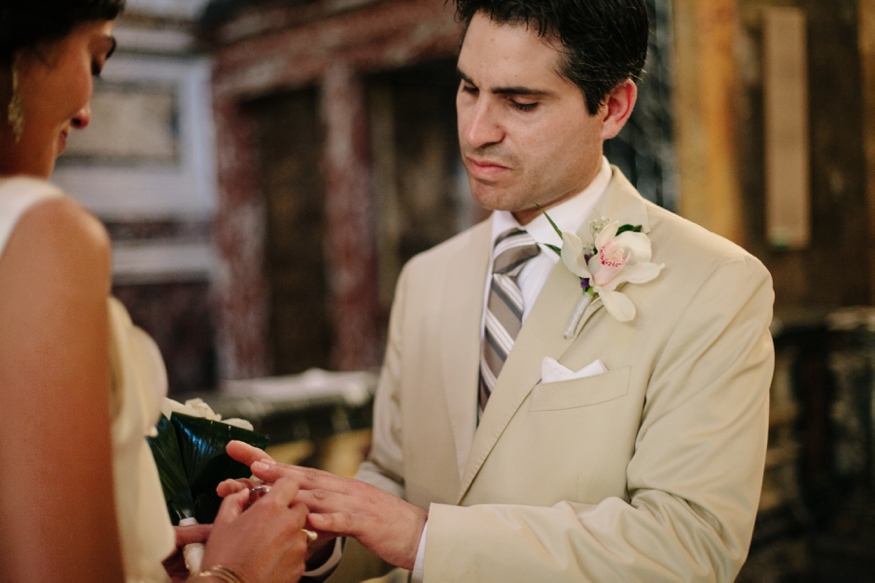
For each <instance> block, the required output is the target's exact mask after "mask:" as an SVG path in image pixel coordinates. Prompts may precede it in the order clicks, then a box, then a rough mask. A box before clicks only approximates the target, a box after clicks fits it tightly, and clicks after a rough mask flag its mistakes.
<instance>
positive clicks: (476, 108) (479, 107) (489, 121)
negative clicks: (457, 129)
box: [463, 98, 504, 148]
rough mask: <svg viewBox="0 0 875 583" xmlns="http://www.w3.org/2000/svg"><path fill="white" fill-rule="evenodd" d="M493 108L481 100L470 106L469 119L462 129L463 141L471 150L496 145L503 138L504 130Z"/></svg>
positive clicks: (486, 101)
mask: <svg viewBox="0 0 875 583" xmlns="http://www.w3.org/2000/svg"><path fill="white" fill-rule="evenodd" d="M495 107H496V105H495V104H492V103H489V101H488V100H486V99H482V98H481V99H478V100H477V103H476V104H474V105H473V106H472V109H471V111H470V117H469V118H468V120H467V123H466V125H465V127H464V128H463V129H464V132H463V135H464V137H465V141H466V142H468V145H469V146H471V147H472V148H480V147H482V146H486V145H489V144H494V143H498V142H500V141H501V140H502V139H503V138H504V129H503V128H502V126H501V124H500V123H499V120H498V118H497V115H496V111H495Z"/></svg>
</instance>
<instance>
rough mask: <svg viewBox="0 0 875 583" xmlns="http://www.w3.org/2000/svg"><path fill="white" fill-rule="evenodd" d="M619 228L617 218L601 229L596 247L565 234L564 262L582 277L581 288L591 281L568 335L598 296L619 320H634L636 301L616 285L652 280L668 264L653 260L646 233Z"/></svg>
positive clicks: (579, 304)
mask: <svg viewBox="0 0 875 583" xmlns="http://www.w3.org/2000/svg"><path fill="white" fill-rule="evenodd" d="M619 229H620V224H619V223H618V222H616V221H614V222H610V223H608V224H607V225H605V226H604V227H603V228H602V229H600V230H599V232H598V234H597V236H596V240H595V249H586V248H584V245H583V242H582V241H581V240H580V237H578V236H577V235H576V234H574V233H569V232H563V233H562V253H561V257H562V262H563V263H564V264H565V267H567V268H568V270H569V271H571V273H573V274H574V275H576V276H577V277H579V278H580V279H581V287H584V286H585V285H587V284H588V287H585V288H584V289H583V292H584V293H583V297H582V298H581V299H580V301H578V305H577V306H576V307H575V310H574V313H573V314H572V318H571V321H570V322H569V326H568V329H566V331H565V335H566V337H571V335H573V334H574V333H576V328H577V324H578V323H579V322H580V318H581V317H582V316H583V311H584V310H585V309H586V306H587V305H589V303H590V302H591V301H592V299H593V297H595V296H596V295H597V296H598V297H600V298H601V300H602V303H603V304H604V305H605V309H606V310H607V311H608V313H609V314H610V315H611V316H613V317H614V318H615V319H616V320H617V321H619V322H628V321H630V320H632V319H633V318H634V317H635V313H636V309H635V304H633V303H632V300H630V299H629V298H628V297H627V296H626V294H624V293H622V292H619V291H617V288H618V287H620V286H621V285H623V284H624V283H646V282H648V281H651V280H652V279H654V278H655V277H657V276H658V275H659V273H660V271H662V269H663V267H665V266H664V265H663V264H656V263H652V262H651V261H650V259H651V257H652V253H651V248H650V239H649V238H648V237H647V235H645V234H643V233H636V232H634V231H630V230H625V231H623V232H622V233H620V234H619V235H618V234H617V231H618V230H619ZM587 251H590V252H591V253H587ZM589 255H591V256H589Z"/></svg>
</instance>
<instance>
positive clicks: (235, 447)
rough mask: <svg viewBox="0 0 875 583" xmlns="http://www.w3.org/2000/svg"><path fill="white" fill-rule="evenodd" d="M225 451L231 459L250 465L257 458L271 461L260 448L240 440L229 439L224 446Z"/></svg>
mask: <svg viewBox="0 0 875 583" xmlns="http://www.w3.org/2000/svg"><path fill="white" fill-rule="evenodd" d="M225 451H226V452H227V453H228V455H229V456H231V457H232V458H233V459H235V460H237V461H238V462H241V463H244V464H246V465H247V466H251V465H252V464H253V463H255V462H257V461H258V460H269V461H273V459H272V458H271V457H270V456H269V455H267V454H266V453H264V452H263V451H262V450H260V449H258V448H257V447H252V446H251V445H249V444H248V443H244V442H242V441H236V440H235V441H229V442H228V445H226V446H225Z"/></svg>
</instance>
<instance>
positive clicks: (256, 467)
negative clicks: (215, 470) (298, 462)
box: [250, 460, 359, 495]
mask: <svg viewBox="0 0 875 583" xmlns="http://www.w3.org/2000/svg"><path fill="white" fill-rule="evenodd" d="M250 469H251V470H252V475H253V476H255V477H256V478H258V479H259V480H264V481H265V482H274V481H276V480H278V479H280V478H281V477H283V476H285V477H289V478H292V479H293V480H295V481H296V482H297V483H298V485H299V486H300V487H301V490H305V489H306V490H326V491H330V492H341V493H347V494H350V495H352V493H353V491H354V490H353V488H354V487H355V484H358V483H359V482H357V481H356V480H351V479H349V478H341V477H340V476H336V475H334V474H332V473H330V472H325V471H322V470H316V469H313V468H304V467H301V466H287V465H285V464H278V463H276V462H274V461H266V460H259V461H257V462H254V463H253V464H252V466H251V467H250Z"/></svg>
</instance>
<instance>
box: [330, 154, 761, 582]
mask: <svg viewBox="0 0 875 583" xmlns="http://www.w3.org/2000/svg"><path fill="white" fill-rule="evenodd" d="M612 172H613V176H612V180H611V183H610V185H609V186H608V189H607V192H606V193H605V195H604V196H603V197H602V199H601V200H600V202H599V203H598V204H597V206H596V207H595V209H594V210H593V212H592V214H591V216H590V217H589V219H592V218H599V217H607V218H610V219H612V220H617V221H619V222H620V224H625V223H629V224H632V225H641V226H642V228H643V232H644V233H646V234H647V235H648V236H649V237H650V239H651V241H652V246H653V261H654V262H656V263H663V264H665V268H664V269H663V271H662V273H661V274H660V276H659V277H658V278H656V279H655V280H653V281H651V282H649V283H646V284H639V285H634V284H626V286H625V287H623V288H621V291H623V292H624V293H626V294H627V295H628V297H629V298H630V299H631V300H632V301H633V302H634V303H635V305H636V306H637V315H636V316H635V318H634V320H632V321H631V322H628V323H620V322H617V321H616V320H615V319H614V318H612V317H611V315H610V314H608V312H607V310H606V309H604V308H603V306H602V305H601V302H600V301H598V300H596V301H595V302H594V303H593V304H591V305H590V306H589V308H588V309H587V311H586V312H585V314H584V320H585V322H584V325H583V328H582V331H581V332H580V334H579V335H578V336H577V337H575V338H572V339H565V338H564V337H563V331H564V330H565V327H566V324H567V322H568V318H569V315H570V314H571V312H572V309H573V308H574V305H575V303H576V302H577V300H578V298H579V297H580V294H581V290H580V286H579V282H578V280H577V278H576V277H575V276H573V275H572V274H571V273H570V272H569V271H567V270H566V269H565V267H564V266H563V264H562V263H561V262H559V263H558V264H557V266H556V268H555V269H554V270H553V271H552V272H551V275H550V276H549V278H548V280H547V282H546V284H545V285H544V288H543V290H542V291H541V293H540V295H539V296H538V299H537V301H536V303H535V305H534V306H533V307H532V310H531V312H530V314H529V315H528V318H527V319H526V321H525V323H524V325H523V327H522V330H521V331H520V333H519V336H518V337H517V339H516V342H515V344H514V347H513V350H512V351H511V353H510V355H509V357H508V359H507V361H506V363H505V365H504V368H503V369H502V371H501V374H500V376H499V377H498V380H497V384H496V386H495V390H494V392H493V394H492V397H491V399H490V401H489V404H488V406H487V407H486V410H485V413H484V415H483V417H482V419H481V421H480V424H479V426H478V425H477V421H476V414H477V382H478V367H479V354H480V337H481V336H480V334H481V332H480V326H481V315H482V310H483V293H484V285H485V278H486V276H487V273H486V271H487V266H488V263H489V255H490V245H491V237H490V233H491V231H490V229H491V224H490V221H486V222H484V223H482V224H480V225H477V226H475V227H473V228H472V229H470V230H468V231H466V232H464V233H462V234H460V235H458V236H456V237H454V238H453V239H451V240H449V241H447V242H445V243H443V244H441V245H439V246H438V247H436V248H434V249H432V250H430V251H428V252H426V253H423V254H421V255H419V256H417V257H415V258H414V259H413V260H411V261H410V262H409V263H408V265H407V266H405V268H404V270H403V273H402V275H401V277H400V279H399V282H398V286H397V294H396V297H395V302H394V306H393V310H392V317H391V324H390V335H389V341H388V346H387V353H386V358H385V363H384V367H383V371H382V376H381V380H380V384H379V388H378V392H377V397H376V403H375V419H374V442H373V449H372V453H371V456H370V459H369V461H368V462H366V463H365V464H364V465H363V466H362V468H361V470H360V472H359V476H358V477H359V478H361V479H363V480H365V481H367V482H370V483H372V484H374V485H377V486H379V487H381V488H383V489H385V490H387V491H389V492H392V493H394V494H396V495H398V496H401V497H403V498H404V499H406V500H408V501H410V502H411V503H413V504H416V505H418V506H421V507H422V508H427V509H428V510H429V516H428V532H427V537H426V547H425V563H424V570H425V581H426V583H431V582H450V581H459V582H463V581H464V582H476V581H501V582H513V581H526V582H535V581H538V582H539V581H549V582H560V581H575V582H580V581H599V582H601V581H624V582H625V581H646V582H656V581H732V580H733V579H734V577H735V576H736V574H737V573H738V570H739V569H740V567H741V565H742V563H743V562H744V559H745V558H746V555H747V551H748V547H749V544H750V538H751V534H752V530H753V524H754V518H755V515H756V510H757V505H758V501H759V496H760V489H761V484H762V474H763V466H764V460H765V452H766V437H767V431H768V397H769V386H770V382H771V378H772V370H773V363H774V354H773V346H772V340H771V336H770V334H769V324H770V322H771V317H772V303H773V292H772V286H771V278H770V276H769V274H768V272H767V271H766V269H765V268H764V267H763V265H762V264H761V263H760V262H759V261H757V260H756V259H755V258H754V257H752V256H751V255H750V254H748V253H747V252H745V251H744V250H742V249H741V248H739V247H737V246H735V245H734V244H732V243H729V242H728V241H726V240H724V239H722V238H720V237H718V236H716V235H714V234H712V233H709V232H707V231H706V230H704V229H702V228H700V227H698V226H696V225H694V224H692V223H690V222H688V221H686V220H684V219H681V218H680V217H678V216H676V215H674V214H672V213H670V212H668V211H666V210H664V209H661V208H659V207H657V206H656V205H653V204H651V203H649V202H647V201H646V200H644V199H643V198H642V197H641V196H640V195H639V194H638V193H637V192H636V191H635V189H634V188H633V187H632V185H631V184H630V183H629V182H628V181H627V180H626V179H625V177H624V176H623V175H622V174H621V173H620V171H619V170H618V169H616V168H613V169H612ZM579 234H580V236H581V238H582V239H583V240H584V242H586V241H587V240H590V241H591V239H592V237H591V235H590V233H589V220H586V221H584V225H583V226H582V227H581V231H580V233H579ZM545 356H551V357H553V358H555V359H557V360H558V361H559V362H560V363H561V364H563V365H564V366H566V367H567V368H569V369H571V370H579V369H580V368H582V367H584V366H586V365H587V364H589V363H591V362H593V361H595V360H596V359H599V360H601V361H602V362H603V363H604V364H605V366H606V367H607V369H608V372H606V373H604V374H600V375H598V376H593V377H589V378H583V379H579V380H571V381H564V382H559V383H549V384H541V383H540V380H541V379H540V375H541V361H542V359H543V357H545ZM352 554H354V553H352ZM346 560H347V558H346V557H345V558H344V560H342V561H341V565H343V562H344V561H346ZM344 570H345V569H341V571H344ZM338 574H340V573H338Z"/></svg>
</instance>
